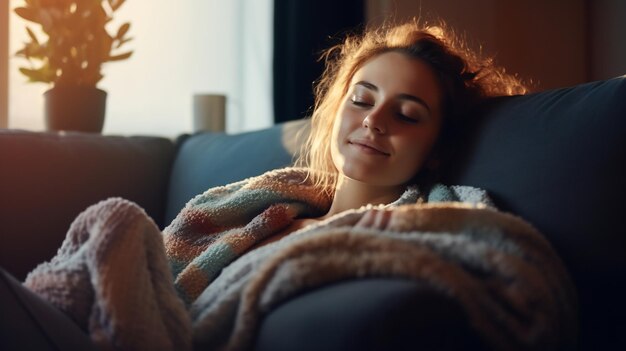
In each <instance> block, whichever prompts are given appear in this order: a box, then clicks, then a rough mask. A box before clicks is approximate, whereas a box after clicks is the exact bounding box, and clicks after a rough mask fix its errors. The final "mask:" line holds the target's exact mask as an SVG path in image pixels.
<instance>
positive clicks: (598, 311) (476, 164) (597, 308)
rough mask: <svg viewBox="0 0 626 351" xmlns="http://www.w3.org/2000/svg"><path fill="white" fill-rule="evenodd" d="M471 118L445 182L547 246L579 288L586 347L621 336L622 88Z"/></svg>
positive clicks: (536, 97) (511, 103)
mask: <svg viewBox="0 0 626 351" xmlns="http://www.w3.org/2000/svg"><path fill="white" fill-rule="evenodd" d="M474 118H476V123H475V124H474V128H473V130H471V131H470V133H469V135H470V137H469V138H468V140H465V141H464V142H462V143H461V145H459V146H458V149H459V150H461V153H462V156H459V157H458V159H456V160H454V161H453V162H451V165H453V167H450V169H449V170H448V171H447V178H448V180H447V181H448V182H450V183H454V184H464V185H472V186H476V187H481V188H484V189H486V190H487V191H488V192H489V193H490V195H491V196H492V197H493V200H494V202H495V203H496V205H497V206H498V207H499V208H501V209H503V210H506V211H510V212H513V213H515V214H518V215H520V216H521V217H523V218H525V219H526V220H528V221H530V222H531V223H532V224H534V225H535V226H536V227H537V228H538V229H539V230H540V231H541V232H543V233H544V234H545V235H546V237H547V238H548V239H549V240H550V241H551V243H552V244H553V246H554V247H555V248H556V250H557V252H558V253H559V254H560V256H561V257H562V258H563V260H564V261H565V264H566V266H567V267H568V269H569V270H570V272H571V273H572V276H573V278H574V281H575V283H576V285H577V287H578V291H579V294H580V295H579V298H580V303H581V311H580V313H581V320H582V323H583V324H582V327H583V329H584V333H583V335H582V338H583V340H581V341H582V342H583V345H585V344H586V343H588V342H589V343H597V342H598V341H599V340H605V341H606V340H608V339H610V338H616V337H618V334H619V333H621V334H622V335H623V332H624V331H626V317H625V316H626V302H625V301H624V299H623V296H626V273H625V272H626V235H625V233H626V230H625V227H624V223H623V216H624V213H625V212H624V210H625V209H626V206H625V203H626V202H625V200H626V184H625V183H626V172H625V171H624V169H625V168H624V165H625V164H626V78H625V77H618V78H615V79H611V80H607V81H600V82H593V83H588V84H583V85H579V86H574V87H570V88H564V89H557V90H550V91H544V92H540V93H535V94H529V95H526V96H516V97H507V98H497V99H493V100H492V101H489V102H488V103H487V104H486V105H485V106H484V108H483V109H482V110H481V111H479V112H478V113H477V114H476V116H475V117H474ZM620 328H621V331H619V330H618V329H620ZM590 332H593V333H598V335H597V337H594V336H590V335H588V334H587V333H590ZM621 338H622V339H621V340H622V341H624V337H623V336H622V337H621ZM592 340H593V341H592ZM588 346H589V345H588ZM596 346H597V344H596Z"/></svg>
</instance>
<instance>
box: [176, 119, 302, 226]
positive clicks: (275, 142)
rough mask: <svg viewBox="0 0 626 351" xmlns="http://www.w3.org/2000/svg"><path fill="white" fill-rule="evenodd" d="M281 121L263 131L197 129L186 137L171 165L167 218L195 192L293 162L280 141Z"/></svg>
mask: <svg viewBox="0 0 626 351" xmlns="http://www.w3.org/2000/svg"><path fill="white" fill-rule="evenodd" d="M281 137H282V125H277V126H274V127H271V128H267V129H263V130H260V131H254V132H247V133H240V134H232V135H229V134H222V133H198V134H195V135H191V136H189V137H186V138H183V139H182V140H184V142H183V143H182V145H181V146H180V151H179V152H178V153H177V155H176V160H175V162H174V165H173V167H172V176H171V180H170V186H169V192H168V201H167V209H166V215H165V222H166V223H170V222H171V221H172V220H173V219H174V218H175V217H176V215H177V214H178V212H179V211H180V210H181V209H182V208H183V207H184V206H185V204H186V203H187V201H189V200H190V199H191V198H192V197H194V196H195V195H198V194H200V193H203V192H204V191H205V190H207V189H210V188H213V187H216V186H221V185H226V184H229V183H232V182H235V181H238V180H242V179H245V178H248V177H253V176H257V175H259V174H261V173H263V172H265V171H268V170H271V169H275V168H280V167H285V166H287V165H289V164H291V161H292V155H291V154H290V153H288V152H287V151H286V150H285V148H284V147H283V144H282V142H281Z"/></svg>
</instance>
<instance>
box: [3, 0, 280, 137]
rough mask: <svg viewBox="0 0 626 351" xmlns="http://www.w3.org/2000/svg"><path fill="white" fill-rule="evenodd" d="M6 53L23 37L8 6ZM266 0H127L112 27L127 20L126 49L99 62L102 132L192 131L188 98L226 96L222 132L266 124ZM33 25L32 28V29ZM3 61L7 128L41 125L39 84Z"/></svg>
mask: <svg viewBox="0 0 626 351" xmlns="http://www.w3.org/2000/svg"><path fill="white" fill-rule="evenodd" d="M9 3H10V9H11V10H10V16H9V17H10V18H9V21H10V32H9V35H10V40H9V53H10V54H11V55H12V54H13V53H15V52H16V51H17V50H18V49H19V48H20V47H21V45H22V43H23V42H24V41H25V40H26V37H27V34H26V31H25V29H24V27H25V25H26V24H27V22H26V21H24V20H22V19H21V18H19V17H18V16H17V15H15V13H14V12H13V11H12V9H13V8H15V7H17V6H20V4H22V3H23V0H10V1H9ZM272 11H273V1H272V0H262V1H258V0H235V1H218V0H211V1H207V0H186V1H169V0H128V1H127V2H126V3H125V4H124V5H123V6H122V7H121V8H120V10H119V11H118V12H116V16H115V18H114V20H113V27H116V26H118V25H119V24H120V23H122V22H124V21H130V22H131V29H130V32H129V34H130V36H131V37H133V38H134V39H133V41H131V42H130V43H128V44H127V46H126V48H127V49H132V50H134V54H133V56H132V57H131V58H130V59H129V60H126V61H121V62H112V63H106V64H104V66H103V74H104V78H103V79H102V81H100V83H99V84H98V87H99V88H101V89H103V90H105V91H107V93H108V97H107V112H106V120H105V125H104V133H105V134H126V135H128V134H141V135H163V136H168V137H174V136H176V135H178V134H180V133H184V132H190V131H191V128H192V96H193V94H196V93H220V94H226V95H227V97H228V102H227V121H226V128H227V131H229V132H239V131H245V130H254V129H259V128H264V127H267V126H269V125H271V124H272V122H273V114H272V105H271V103H272V99H271V96H272V86H271V84H272V83H271V79H272ZM33 29H35V28H33ZM23 65H27V61H25V60H23V59H22V58H16V57H14V56H11V57H10V59H9V118H8V124H9V127H10V128H22V129H31V130H43V129H44V121H43V108H44V106H43V105H44V98H43V93H44V92H45V91H46V90H47V89H49V88H50V87H49V86H46V85H44V84H41V83H27V82H26V78H25V77H24V76H23V75H22V74H21V73H19V71H18V67H20V66H23Z"/></svg>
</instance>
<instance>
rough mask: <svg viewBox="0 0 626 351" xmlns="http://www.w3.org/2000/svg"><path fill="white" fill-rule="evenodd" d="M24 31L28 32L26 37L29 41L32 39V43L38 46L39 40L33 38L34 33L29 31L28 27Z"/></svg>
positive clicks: (35, 37)
mask: <svg viewBox="0 0 626 351" xmlns="http://www.w3.org/2000/svg"><path fill="white" fill-rule="evenodd" d="M26 31H27V32H28V36H29V37H30V39H32V41H33V43H35V44H39V40H37V36H35V33H33V31H32V30H30V28H28V26H26Z"/></svg>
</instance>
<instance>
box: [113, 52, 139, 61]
mask: <svg viewBox="0 0 626 351" xmlns="http://www.w3.org/2000/svg"><path fill="white" fill-rule="evenodd" d="M132 54H133V52H132V51H129V52H125V53H123V54H119V55H115V56H109V57H108V59H107V61H121V60H126V59H127V58H129V57H130V55H132Z"/></svg>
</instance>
